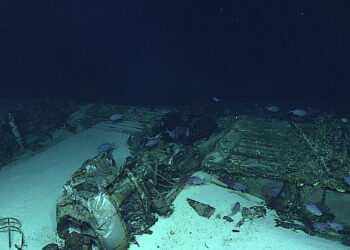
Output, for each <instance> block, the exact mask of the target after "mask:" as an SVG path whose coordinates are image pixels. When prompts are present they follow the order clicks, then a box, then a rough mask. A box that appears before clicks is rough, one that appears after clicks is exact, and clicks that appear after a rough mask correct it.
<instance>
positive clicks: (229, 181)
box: [1, 103, 350, 249]
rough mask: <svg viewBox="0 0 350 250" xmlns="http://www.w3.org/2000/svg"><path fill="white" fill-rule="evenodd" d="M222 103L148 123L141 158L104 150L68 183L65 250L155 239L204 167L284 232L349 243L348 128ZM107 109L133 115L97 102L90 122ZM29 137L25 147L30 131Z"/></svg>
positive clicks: (140, 136) (135, 150)
mask: <svg viewBox="0 0 350 250" xmlns="http://www.w3.org/2000/svg"><path fill="white" fill-rule="evenodd" d="M218 105H219V104H218V103H211V104H210V105H209V104H208V105H202V104H201V105H200V107H201V108H198V106H196V105H195V106H191V107H183V108H178V109H176V110H175V111H169V112H167V113H165V114H163V115H162V117H161V118H160V119H154V120H149V119H148V120H147V121H145V122H144V123H143V129H142V131H141V132H139V133H135V134H134V135H132V136H131V137H130V139H129V146H130V149H131V151H132V156H131V157H129V159H128V160H127V161H126V163H125V164H124V165H123V166H122V167H121V168H119V169H117V168H115V167H113V165H112V162H111V160H110V159H109V158H108V157H107V154H106V153H105V152H100V153H99V154H98V155H96V156H95V157H93V158H92V159H88V160H86V161H85V162H84V163H83V164H82V166H81V167H80V168H79V169H78V170H77V171H76V172H75V173H74V174H73V175H72V177H71V179H70V180H68V181H67V183H66V184H65V185H64V189H63V190H64V191H63V192H62V196H61V197H60V200H59V201H58V203H57V207H56V217H57V233H58V235H59V236H60V237H61V238H62V239H64V240H65V245H66V246H69V245H70V246H71V247H79V248H82V247H83V246H85V247H86V248H87V249H91V247H92V246H96V247H98V248H99V249H126V248H127V247H128V245H129V243H130V242H132V241H134V242H135V238H134V236H135V235H138V234H143V233H152V232H151V230H150V227H151V226H152V225H153V224H154V223H156V221H157V218H156V216H155V215H156V214H158V215H160V216H169V215H171V213H172V209H173V208H172V202H173V201H174V199H175V198H176V196H177V194H178V193H179V192H181V189H182V188H183V187H184V185H186V182H187V180H188V178H189V177H190V176H191V175H192V174H193V173H194V172H196V171H198V170H202V171H205V172H207V173H209V174H211V175H212V176H214V177H215V179H213V182H214V183H216V184H218V185H221V186H224V187H227V188H232V189H234V187H237V184H240V183H244V184H245V185H246V186H247V187H248V188H247V189H246V190H244V191H243V192H248V193H250V194H252V195H255V196H258V197H260V198H262V199H264V200H265V206H266V207H267V208H270V209H274V210H276V212H277V214H278V215H279V219H278V220H277V221H276V226H282V227H285V228H290V229H293V230H303V231H304V232H306V233H308V234H310V235H318V236H321V237H325V238H332V239H335V240H339V241H341V242H342V243H343V244H344V245H350V228H349V224H350V221H349V218H346V216H344V215H343V214H342V213H341V212H340V209H339V206H341V202H342V201H344V200H346V201H349V199H350V196H349V193H350V185H349V183H348V182H347V178H348V176H349V174H350V158H349V152H350V151H349V150H350V145H349V144H350V140H349V132H350V130H349V126H348V124H345V123H343V122H341V121H340V120H337V119H332V118H330V117H329V116H328V115H327V114H320V115H319V116H318V117H316V118H315V119H313V120H312V121H309V120H307V121H299V120H293V119H289V118H288V117H287V116H286V118H285V119H281V118H278V119H275V118H271V117H257V116H236V115H234V114H230V113H229V112H228V111H227V108H226V107H225V106H218ZM220 105H221V104H220ZM104 109H105V110H108V112H105V114H106V115H105V116H106V119H108V118H109V116H110V115H111V114H113V112H115V113H117V112H120V113H123V112H125V110H127V109H128V108H126V107H125V108H124V110H120V106H119V107H112V106H111V105H93V106H91V107H90V110H89V112H90V113H89V114H90V116H89V118H88V119H86V120H85V121H84V122H86V121H87V120H88V121H90V124H96V123H97V121H101V120H103V119H104V118H101V117H100V116H101V114H102V113H103V112H100V111H101V110H104ZM96 110H98V112H97V111H96ZM95 111H96V112H95ZM112 111H113V112H112ZM14 117H15V118H16V115H15V116H14ZM18 117H19V116H18ZM95 120H96V121H95ZM5 123H6V122H4V124H5ZM19 127H25V124H22V125H21V126H19ZM22 131H23V130H22ZM1 132H2V133H10V132H11V130H10V129H7V130H2V131H1ZM21 135H22V136H23V137H24V140H23V141H26V140H25V137H26V133H25V132H22V133H21ZM8 137H9V138H10V136H8ZM8 137H6V138H8ZM149 140H152V141H149ZM14 143H15V141H14ZM32 145H34V143H32ZM24 147H25V146H24ZM240 185H241V184H240ZM209 205H210V204H209ZM312 208H314V209H312ZM243 209H244V208H243ZM243 209H242V210H243ZM247 209H248V208H246V209H245V210H244V211H246V210H247ZM317 209H318V210H319V211H321V213H318V210H317ZM290 221H300V222H301V224H297V225H296V224H293V223H291V222H290ZM335 221H337V222H339V223H341V224H342V225H343V227H340V226H337V224H336V223H335ZM320 223H325V224H320ZM300 225H301V226H300ZM326 225H328V227H327V226H326ZM331 225H332V226H333V227H331ZM240 226H244V225H240ZM72 244H77V245H72ZM79 248H77V249H79Z"/></svg>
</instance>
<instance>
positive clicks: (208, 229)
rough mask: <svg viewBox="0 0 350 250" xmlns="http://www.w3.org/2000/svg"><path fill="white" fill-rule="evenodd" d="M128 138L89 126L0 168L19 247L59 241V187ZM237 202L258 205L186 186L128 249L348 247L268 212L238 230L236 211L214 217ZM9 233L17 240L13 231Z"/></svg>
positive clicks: (3, 213) (5, 213)
mask: <svg viewBox="0 0 350 250" xmlns="http://www.w3.org/2000/svg"><path fill="white" fill-rule="evenodd" d="M127 138H128V135H127V134H123V133H117V132H110V131H104V130H101V129H98V128H94V127H93V128H90V129H87V130H85V131H83V132H80V133H79V134H76V135H71V136H69V137H66V138H64V139H62V140H61V141H60V142H58V143H57V144H55V145H53V146H52V147H50V148H48V149H47V150H45V151H43V152H41V153H39V154H37V155H35V156H32V157H30V158H28V159H26V160H22V161H18V162H17V163H13V164H10V165H9V166H6V167H5V168H3V169H2V170H1V171H0V217H15V218H17V219H19V220H20V221H21V222H22V223H23V226H22V229H23V232H24V235H25V241H26V245H27V246H26V247H25V248H24V249H30V250H40V249H41V248H42V247H43V246H45V245H46V244H48V243H53V242H56V243H59V242H60V240H59V238H58V237H57V234H56V217H55V211H56V202H57V199H58V197H59V196H60V193H61V190H62V186H63V185H64V184H65V182H66V181H67V180H68V179H69V178H70V176H71V175H72V174H73V173H74V171H75V170H76V169H78V168H79V167H80V166H81V164H82V163H83V162H84V161H85V160H86V159H88V158H91V157H93V156H94V155H96V153H97V147H98V145H100V144H102V143H104V142H115V143H116V145H117V150H116V151H115V152H114V156H115V158H116V161H117V164H122V163H123V162H124V161H125V158H126V157H127V156H128V155H129V150H128V145H127ZM200 174H203V173H200ZM204 175H205V174H204ZM186 198H191V199H194V200H197V201H200V202H204V203H208V204H210V205H211V206H213V207H215V208H216V211H215V214H214V215H213V216H212V217H211V218H210V219H207V218H204V217H200V216H199V215H197V214H196V212H195V211H194V210H193V209H192V208H191V207H190V206H189V205H188V203H187V201H186ZM237 201H239V202H240V203H241V207H242V206H248V207H249V206H253V205H261V204H262V203H261V202H262V201H261V200H260V199H258V198H255V197H253V196H250V195H248V194H244V195H242V194H241V193H235V192H233V191H231V190H229V189H225V188H222V187H219V186H216V185H214V184H210V183H208V184H205V185H201V186H186V187H185V188H184V190H183V191H182V192H181V193H180V195H179V196H178V197H177V198H176V200H175V202H174V213H173V214H172V215H171V216H170V217H168V218H159V221H158V222H157V223H156V224H155V225H154V226H153V227H151V230H152V231H153V234H151V235H142V236H137V237H136V240H137V242H138V243H139V246H137V245H135V244H131V246H130V249H132V250H135V249H147V250H148V249H149V250H153V249H164V250H165V249H166V250H168V249H169V250H170V249H182V250H183V249H279V250H281V249H304V250H305V249H315V250H316V249H317V250H320V249H327V250H331V249H349V248H348V247H345V246H343V245H341V244H340V243H338V242H335V241H331V240H326V239H323V238H319V237H311V236H309V235H307V234H305V233H304V232H294V231H292V230H288V229H284V228H276V227H275V222H274V218H276V214H275V212H274V211H271V210H268V213H267V216H266V217H265V218H259V219H255V220H254V221H252V222H250V221H248V222H246V223H245V224H244V225H243V226H242V227H240V228H236V227H235V225H236V223H237V222H238V221H239V220H240V219H241V214H240V212H239V213H238V214H236V215H235V216H233V219H234V222H232V223H229V222H227V221H225V220H223V219H219V218H216V215H217V214H220V215H221V217H222V216H224V215H228V214H229V213H230V209H231V207H232V205H233V204H234V203H235V202H237ZM233 229H238V230H239V231H240V232H232V230H233ZM13 234H14V237H15V239H14V243H17V244H18V243H19V241H18V237H16V235H17V234H16V233H13ZM5 249H9V246H8V235H7V233H0V250H5ZM11 249H15V247H14V246H13V247H12V248H11Z"/></svg>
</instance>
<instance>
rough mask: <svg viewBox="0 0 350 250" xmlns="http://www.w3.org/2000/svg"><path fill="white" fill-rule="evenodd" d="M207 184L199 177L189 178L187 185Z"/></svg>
mask: <svg viewBox="0 0 350 250" xmlns="http://www.w3.org/2000/svg"><path fill="white" fill-rule="evenodd" d="M204 183H205V180H204V179H202V178H200V177H198V176H191V177H190V178H188V180H187V184H189V185H194V186H195V185H202V184H204Z"/></svg>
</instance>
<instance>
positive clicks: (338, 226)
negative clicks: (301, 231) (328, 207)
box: [327, 220, 344, 232]
mask: <svg viewBox="0 0 350 250" xmlns="http://www.w3.org/2000/svg"><path fill="white" fill-rule="evenodd" d="M327 223H328V225H329V226H330V228H332V229H333V230H334V231H337V232H338V231H341V230H343V229H344V226H343V224H341V223H340V222H339V221H335V220H334V221H327Z"/></svg>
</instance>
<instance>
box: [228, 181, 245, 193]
mask: <svg viewBox="0 0 350 250" xmlns="http://www.w3.org/2000/svg"><path fill="white" fill-rule="evenodd" d="M229 187H230V188H232V189H234V190H237V191H241V192H244V191H246V190H247V189H248V187H247V185H246V184H245V183H244V182H233V183H232V184H231V185H229Z"/></svg>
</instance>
